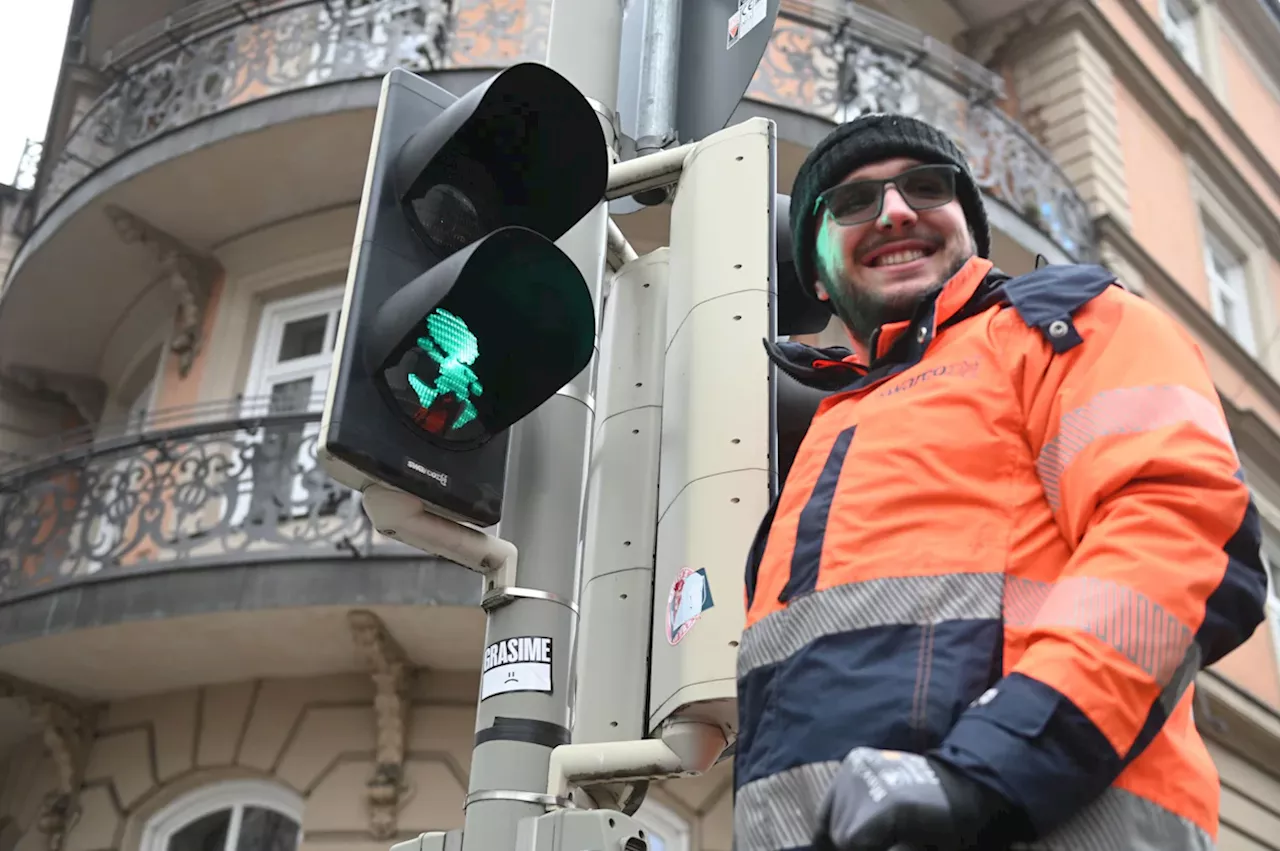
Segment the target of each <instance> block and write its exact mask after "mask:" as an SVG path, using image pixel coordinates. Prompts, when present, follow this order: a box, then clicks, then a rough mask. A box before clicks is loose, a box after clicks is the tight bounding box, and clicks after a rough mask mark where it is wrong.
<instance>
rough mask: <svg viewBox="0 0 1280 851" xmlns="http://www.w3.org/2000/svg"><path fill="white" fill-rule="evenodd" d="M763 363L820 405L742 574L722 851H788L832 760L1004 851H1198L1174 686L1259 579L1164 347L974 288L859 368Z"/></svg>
mask: <svg viewBox="0 0 1280 851" xmlns="http://www.w3.org/2000/svg"><path fill="white" fill-rule="evenodd" d="M766 345H767V346H768V348H769V349H770V354H771V356H772V357H773V358H774V360H775V362H776V363H777V364H778V365H779V368H781V369H785V370H787V371H788V372H789V373H790V374H791V375H792V376H794V377H796V378H797V379H798V380H800V381H802V382H805V383H807V384H810V385H811V386H815V387H819V388H822V389H826V390H829V391H833V392H832V395H830V396H828V397H827V398H826V399H825V400H824V401H823V403H822V405H821V406H820V407H819V408H818V412H817V414H816V415H815V417H814V419H813V422H812V424H811V425H810V427H809V431H808V434H807V436H806V437H805V439H804V442H803V443H802V445H801V447H800V449H799V452H798V454H797V456H796V459H795V462H794V464H793V466H792V468H791V471H790V473H789V475H788V478H787V481H786V484H785V487H784V488H783V490H782V493H781V494H780V496H779V498H778V500H777V501H776V502H775V504H774V506H773V507H772V508H771V510H770V512H769V514H768V515H767V516H766V518H765V520H764V522H763V524H762V525H761V529H760V531H759V533H758V534H757V536H756V542H755V544H753V546H752V551H751V556H750V558H749V561H748V565H747V575H746V605H747V628H746V630H745V632H744V634H743V636H742V641H741V645H740V647H739V660H738V676H739V680H738V699H739V707H740V709H739V712H740V729H739V739H738V744H737V755H736V758H735V769H734V772H735V784H734V785H735V789H736V795H735V815H734V841H735V849H736V851H777V849H791V848H808V847H809V846H810V838H811V835H812V832H813V829H814V825H815V823H816V819H817V811H818V808H819V806H820V805H821V802H822V800H823V796H824V794H825V792H826V789H827V786H828V784H829V781H830V779H831V777H832V776H833V775H834V773H835V770H836V768H837V767H838V765H839V760H840V759H841V758H842V757H843V756H844V755H845V754H846V753H847V752H848V751H849V750H850V749H851V748H853V747H856V746H870V747H879V748H889V749H899V750H905V751H911V752H915V753H924V754H930V755H932V756H934V757H936V758H938V759H940V760H942V761H944V762H946V763H947V764H949V765H950V766H952V767H954V768H955V769H956V770H958V771H959V772H961V773H963V774H965V775H967V776H969V777H971V778H972V779H974V780H977V781H979V782H981V783H984V784H987V785H988V786H990V787H992V788H994V789H996V790H997V791H999V792H1001V793H1002V794H1003V795H1004V796H1005V797H1007V798H1008V799H1009V800H1011V801H1013V802H1014V803H1015V804H1016V805H1018V806H1019V807H1020V808H1021V809H1022V810H1023V811H1024V813H1025V815H1026V816H1027V818H1028V819H1029V820H1030V822H1031V823H1032V824H1034V825H1035V830H1036V837H1035V838H1034V843H1033V844H1031V845H1029V846H1026V847H1031V848H1045V849H1048V848H1052V849H1071V851H1113V850H1114V851H1148V849H1150V850H1151V851H1155V849H1159V851H1184V849H1197V851H1199V849H1209V848H1212V847H1213V846H1214V842H1215V840H1216V835H1217V830H1218V796H1219V792H1218V775H1217V772H1216V770H1215V768H1214V765H1213V763H1212V761H1211V760H1210V757H1209V754H1208V751H1207V750H1206V748H1205V745H1204V742H1203V741H1202V740H1201V738H1200V736H1199V734H1198V732H1197V730H1196V727H1195V723H1194V721H1193V719H1192V712H1191V705H1192V697H1193V690H1194V686H1193V680H1194V677H1195V674H1196V673H1197V671H1199V670H1200V669H1201V668H1203V667H1204V666H1206V665H1209V664H1211V663H1213V662H1215V661H1217V660H1218V659H1220V658H1221V657H1222V656H1224V655H1225V654H1226V653H1228V652H1230V651H1231V650H1232V649H1233V648H1235V647H1237V646H1238V645H1239V644H1241V643H1242V642H1243V641H1244V640H1245V639H1246V638H1248V637H1249V635H1250V634H1252V632H1253V631H1254V629H1255V627H1256V626H1257V625H1258V624H1259V623H1260V622H1261V621H1262V619H1263V616H1264V608H1263V606H1264V600H1265V594H1266V578H1265V574H1264V572H1263V566H1262V562H1261V556H1260V534H1261V530H1260V524H1259V521H1258V516H1257V512H1256V510H1255V509H1254V507H1253V503H1252V500H1251V498H1250V495H1249V491H1248V489H1247V487H1246V485H1245V483H1244V476H1243V472H1242V469H1241V466H1240V461H1239V459H1238V458H1237V456H1236V452H1235V449H1234V447H1233V445H1232V441H1231V435H1230V433H1229V431H1228V429H1227V424H1226V419H1225V416H1224V414H1223V410H1222V407H1221V404H1220V401H1219V399H1218V396H1217V394H1216V392H1215V389H1214V385H1213V382H1212V381H1211V379H1210V377H1209V374H1208V370H1207V367H1206V365H1205V363H1204V360H1203V357H1202V355H1201V353H1200V351H1199V349H1198V347H1197V345H1196V343H1195V342H1194V341H1193V340H1192V339H1191V338H1190V337H1189V335H1188V334H1187V333H1186V332H1185V331H1184V330H1183V329H1182V328H1181V327H1179V326H1178V325H1177V324H1176V323H1175V322H1174V321H1173V320H1172V319H1170V318H1169V317H1168V316H1167V315H1165V314H1164V313H1162V312H1161V311H1160V310H1159V309H1157V308H1156V307H1154V306H1152V305H1151V304H1150V303H1148V302H1146V301H1144V300H1142V299H1141V298H1139V297H1137V296H1135V295H1133V294H1131V293H1129V292H1127V291H1125V290H1124V289H1123V288H1122V287H1121V286H1119V285H1117V284H1116V281H1115V277H1114V275H1112V274H1110V273H1108V272H1107V271H1106V270H1105V269H1102V268H1101V267H1098V266H1048V267H1045V268H1042V269H1039V270H1036V271H1035V272H1033V273H1031V274H1028V275H1025V276H1021V277H1018V278H1009V277H1008V276H1006V275H1003V274H1001V273H999V272H998V271H995V270H993V269H992V266H991V263H990V262H989V261H987V260H984V259H981V258H973V259H971V260H970V261H969V262H968V263H967V264H966V265H965V266H964V267H963V268H962V269H961V270H960V271H959V272H958V273H957V274H956V275H955V276H954V277H953V278H952V279H951V280H950V281H948V282H947V283H946V285H945V287H944V288H943V290H942V292H941V293H940V294H939V295H938V296H937V297H936V298H933V299H930V300H928V301H927V302H926V303H925V304H924V305H922V306H921V308H920V309H919V310H918V311H917V312H916V314H915V318H914V319H913V320H912V321H909V322H902V323H897V324H894V325H890V326H885V327H884V328H882V329H881V331H880V332H878V334H877V335H876V337H875V338H873V339H872V341H871V346H870V351H871V353H872V354H873V355H874V357H873V359H872V361H871V363H870V364H869V367H862V366H859V365H857V364H856V363H854V357H853V356H851V355H849V353H848V350H846V349H823V350H819V349H814V348H810V347H807V346H802V345H800V344H795V343H783V344H780V345H774V344H766ZM1018 847H1022V846H1018Z"/></svg>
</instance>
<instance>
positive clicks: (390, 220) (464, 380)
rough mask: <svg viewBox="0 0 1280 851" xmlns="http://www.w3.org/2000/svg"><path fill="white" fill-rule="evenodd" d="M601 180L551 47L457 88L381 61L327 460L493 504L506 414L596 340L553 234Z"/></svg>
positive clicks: (583, 115)
mask: <svg viewBox="0 0 1280 851" xmlns="http://www.w3.org/2000/svg"><path fill="white" fill-rule="evenodd" d="M607 180H608V159H607V149H606V147H605V139H604V134H603V132H602V130H601V128H600V124H599V120H598V119H597V117H596V114H595V112H594V110H593V109H592V107H591V105H590V104H589V103H588V102H587V100H586V99H585V98H584V97H583V96H582V94H581V93H580V92H579V91H578V90H577V89H576V88H575V87H574V86H573V85H572V84H571V83H569V81H568V80H566V79H565V78H564V77H562V76H561V75H559V74H558V73H556V72H555V71H553V70H552V69H550V68H548V67H547V66H545V65H541V64H537V63H522V64H517V65H513V66H511V67H509V68H507V69H505V70H504V71H502V72H501V73H499V74H497V75H495V76H494V77H492V78H490V79H489V80H488V81H486V82H485V83H482V84H481V85H479V86H477V87H476V88H474V89H472V90H471V91H469V92H467V93H466V94H465V95H463V96H462V97H461V98H456V97H454V96H453V95H451V94H449V93H448V92H446V91H444V90H443V89H441V88H439V87H438V86H435V85H433V84H431V83H429V82H427V81H426V80H424V79H422V78H421V77H419V76H417V75H415V74H413V73H411V72H408V71H405V70H402V69H396V70H393V71H392V72H391V73H390V74H388V75H387V76H386V78H385V79H384V82H383V88H382V96H381V98H380V101H379V105H378V113H377V118H376V119H375V125H374V136H373V142H372V146H371V152H370V156H369V164H368V167H367V171H366V176H365V187H364V192H363V196H362V199H361V207H360V215H359V219H358V223H357V227H356V237H355V246H354V249H353V252H352V258H351V264H350V267H349V270H348V278H347V291H346V297H345V301H344V304H343V310H342V316H341V319H340V322H339V327H338V341H337V344H336V346H335V353H334V360H335V366H334V370H333V374H332V378H331V381H330V386H329V394H328V399H327V401H326V405H325V414H324V420H323V422H322V425H321V459H322V461H323V463H324V465H325V467H326V468H327V469H328V470H329V472H330V474H331V475H333V476H334V478H336V479H337V480H338V481H340V482H342V483H344V484H346V485H348V486H349V487H352V488H356V489H360V490H362V489H363V488H364V487H366V486H367V485H369V484H371V483H374V482H382V483H385V484H388V485H391V486H393V487H396V488H399V489H401V490H403V491H405V492H407V493H410V494H413V495H414V496H416V497H418V498H419V499H421V500H422V501H423V502H424V503H426V504H427V505H428V506H429V507H430V508H431V510H432V511H434V512H435V513H438V514H441V515H443V516H446V517H450V518H452V519H455V520H462V521H464V522H469V523H473V524H475V525H478V526H482V527H483V526H491V525H493V524H495V523H497V522H498V520H499V519H500V518H501V515H502V492H503V485H504V480H505V477H506V462H507V448H508V443H509V431H508V430H509V428H510V427H511V426H512V425H513V424H514V423H516V422H518V421H519V420H520V419H522V418H523V417H525V416H527V415H528V414H529V413H531V412H532V411H533V410H534V409H535V408H537V407H538V406H539V405H541V404H542V403H543V402H545V401H546V400H547V399H549V398H550V397H551V396H553V395H554V394H555V393H556V392H557V391H558V390H559V389H560V388H561V387H563V386H564V385H565V384H567V383H568V382H569V381H571V380H572V379H573V378H574V377H575V376H577V375H578V374H579V373H581V372H582V370H583V369H585V368H586V367H587V365H588V363H589V362H590V359H591V355H592V353H593V350H594V341H595V330H596V329H595V306H594V304H593V301H592V297H591V291H590V289H589V288H588V287H587V283H586V281H585V280H584V279H583V277H582V274H581V272H580V271H579V270H578V268H577V266H576V265H575V264H574V263H573V261H572V260H571V259H570V258H569V257H568V256H567V255H565V254H564V252H562V251H561V250H560V249H559V248H557V247H556V246H555V245H554V240H556V239H558V238H559V237H561V236H562V235H563V234H564V233H565V232H566V231H567V230H568V229H569V228H571V227H572V226H573V225H574V224H575V223H577V222H578V221H579V220H580V219H582V217H583V216H585V215H586V214H587V213H588V212H590V211H591V209H592V208H594V207H595V206H596V205H597V204H599V203H601V202H602V201H603V200H604V192H605V185H606V183H607Z"/></svg>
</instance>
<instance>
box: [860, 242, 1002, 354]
mask: <svg viewBox="0 0 1280 851" xmlns="http://www.w3.org/2000/svg"><path fill="white" fill-rule="evenodd" d="M993 268H994V265H993V264H992V262H991V261H990V260H987V259H986V258H983V257H976V256H975V257H970V258H969V259H968V260H967V261H966V262H965V264H964V265H963V266H961V267H960V270H959V271H958V272H956V273H955V274H954V275H952V276H951V278H950V279H949V280H948V281H947V282H946V283H945V284H943V285H942V289H941V290H940V291H939V292H938V293H937V294H936V295H935V296H934V298H932V299H925V300H924V301H922V302H921V303H920V305H919V306H918V307H917V308H916V312H915V315H914V316H912V318H911V319H908V320H906V321H903V322H891V323H889V324H887V325H882V326H880V327H879V328H878V329H876V331H875V332H874V333H873V334H872V335H871V340H870V342H869V344H868V346H867V349H868V352H870V353H874V354H873V355H872V356H871V358H870V361H869V363H870V364H871V365H875V363H876V362H877V361H880V360H883V359H884V358H885V357H886V356H887V355H888V354H889V352H891V351H892V350H893V347H894V344H895V343H897V342H898V341H899V339H900V338H901V337H902V335H903V334H906V333H912V334H923V335H925V336H926V338H927V339H932V338H933V337H934V336H935V335H936V334H937V332H938V328H939V327H941V326H942V325H943V324H944V323H946V322H947V320H949V319H951V318H952V317H953V316H955V314H957V313H958V312H960V310H961V309H962V308H963V307H964V306H965V305H966V304H968V303H969V300H970V299H971V298H973V295H974V293H975V292H977V290H978V287H979V285H981V284H982V282H983V280H984V279H985V278H986V277H987V273H989V272H990V271H991V270H992V269H993ZM921 329H923V331H922V330H921ZM858 348H860V347H858ZM858 354H859V355H861V356H862V357H866V355H867V352H858ZM863 363H868V361H865V360H864V361H863Z"/></svg>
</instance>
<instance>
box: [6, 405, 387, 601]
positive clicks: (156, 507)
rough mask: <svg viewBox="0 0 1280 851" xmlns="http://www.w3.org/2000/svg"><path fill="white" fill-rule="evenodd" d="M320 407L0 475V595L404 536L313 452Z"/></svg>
mask: <svg viewBox="0 0 1280 851" xmlns="http://www.w3.org/2000/svg"><path fill="white" fill-rule="evenodd" d="M319 419H320V416H319V414H316V413H299V414H288V415H282V416H267V417H260V418H254V419H251V420H235V421H230V422H229V421H227V420H225V419H224V420H222V421H221V422H213V423H202V424H199V425H194V426H181V427H170V428H167V429H162V430H151V431H147V432H145V433H142V434H134V435H132V436H125V437H123V438H118V439H115V440H112V441H106V443H109V446H107V447H97V446H95V445H94V444H92V443H90V444H87V445H84V446H82V447H79V448H76V449H73V450H68V451H66V452H63V453H61V454H60V455H55V456H54V457H52V458H51V459H49V460H47V461H43V462H38V463H34V464H30V465H28V466H27V467H24V468H18V469H13V470H10V471H8V472H6V473H4V474H3V475H0V598H2V597H4V596H6V595H11V594H20V593H23V592H28V591H36V590H40V589H43V588H47V587H51V586H56V585H59V584H64V583H72V582H75V581H77V580H80V579H82V578H84V577H87V576H91V575H94V574H97V573H99V572H102V571H128V570H131V569H148V568H152V567H155V566H163V565H165V564H169V563H175V562H182V563H183V564H217V563H227V564H246V563H253V562H255V561H263V560H278V559H281V558H323V557H326V556H329V557H353V558H358V557H362V556H367V555H370V554H372V553H373V552H374V549H375V546H376V547H377V548H378V549H380V550H381V549H382V548H384V547H388V548H396V547H400V546H401V545H398V544H394V543H391V542H383V541H382V540H381V539H378V540H377V541H375V538H376V537H377V536H376V535H375V533H374V531H373V528H372V525H371V523H370V521H369V518H368V516H367V515H366V514H365V512H364V510H363V508H362V506H361V504H360V499H359V494H358V493H356V492H354V491H352V490H350V489H349V488H346V487H345V486H343V485H340V484H338V483H337V482H336V481H334V480H333V479H331V478H330V477H329V476H328V475H327V474H326V473H325V472H324V471H323V468H321V467H320V466H319V465H318V463H317V461H316V449H317V440H318V436H319Z"/></svg>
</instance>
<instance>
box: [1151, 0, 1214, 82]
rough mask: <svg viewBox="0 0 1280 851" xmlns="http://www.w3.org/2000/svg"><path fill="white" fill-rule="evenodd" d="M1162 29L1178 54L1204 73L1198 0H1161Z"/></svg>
mask: <svg viewBox="0 0 1280 851" xmlns="http://www.w3.org/2000/svg"><path fill="white" fill-rule="evenodd" d="M1175 10H1176V11H1175ZM1179 13H1180V14H1181V16H1182V17H1181V19H1180V18H1179ZM1160 29H1161V30H1162V31H1163V32H1164V37H1165V38H1167V39H1168V40H1169V43H1170V44H1172V45H1173V46H1174V49H1175V50H1177V51H1178V55H1179V56H1181V57H1182V58H1183V60H1184V61H1186V63H1187V64H1188V65H1190V66H1191V67H1192V68H1193V69H1194V70H1195V72H1196V73H1197V74H1201V73H1203V71H1204V56H1203V54H1204V51H1203V49H1202V47H1201V43H1200V10H1199V8H1198V4H1197V2H1196V0H1160Z"/></svg>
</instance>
